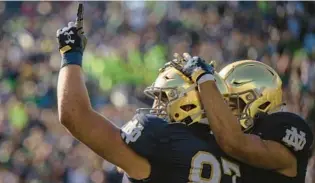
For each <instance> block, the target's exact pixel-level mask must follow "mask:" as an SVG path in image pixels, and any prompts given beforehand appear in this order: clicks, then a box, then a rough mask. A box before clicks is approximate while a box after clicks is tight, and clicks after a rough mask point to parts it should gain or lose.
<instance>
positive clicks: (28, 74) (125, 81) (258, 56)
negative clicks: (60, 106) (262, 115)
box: [0, 1, 315, 183]
mask: <svg viewBox="0 0 315 183" xmlns="http://www.w3.org/2000/svg"><path fill="white" fill-rule="evenodd" d="M314 9H315V4H314V3H313V2H265V1H259V2H238V1H229V2H189V1H184V2H144V1H137V2H131V1H129V2H86V3H85V21H84V27H85V28H84V29H85V32H86V34H87V37H88V45H87V48H86V51H85V54H84V66H83V67H84V69H85V71H86V73H87V77H86V82H87V87H88V90H89V95H90V98H91V102H92V105H93V107H94V108H95V109H96V110H97V111H99V112H101V113H102V114H104V115H106V116H108V117H109V118H111V119H112V120H113V121H115V122H116V124H117V125H118V126H121V125H123V123H124V122H126V121H128V119H130V118H131V116H132V115H133V114H134V112H135V109H136V108H138V107H143V106H148V105H151V102H152V101H150V100H149V99H148V98H146V97H144V95H143V93H142V90H143V88H144V87H145V86H147V85H149V84H151V82H153V80H154V78H155V77H156V76H157V70H158V68H160V67H161V66H162V65H163V64H164V63H165V62H166V61H167V60H170V59H172V54H173V53H174V52H178V53H183V52H190V53H192V55H198V56H201V57H203V58H204V59H206V60H209V61H210V60H216V61H217V63H218V69H220V68H222V67H223V66H224V65H226V64H228V63H231V62H233V61H236V60H242V59H253V60H259V61H262V62H264V63H267V64H268V65H271V66H272V67H273V68H275V69H276V70H277V71H278V73H279V74H280V76H281V78H282V80H283V88H284V91H285V92H284V94H285V101H286V103H287V107H288V110H289V111H292V112H295V113H297V114H299V115H301V116H303V117H304V118H307V120H308V122H309V123H310V124H311V125H312V124H313V123H314V122H315V107H314V106H315V105H314V101H315V62H314V61H315V49H314V48H315V47H314V46H315V16H314V11H313V10H314ZM76 10H77V2H68V1H67V2H47V1H40V2H17V1H12V2H0V23H1V25H2V26H1V28H0V65H1V67H0V88H1V89H0V101H1V105H0V183H2V182H3V183H15V182H30V183H50V182H51V183H58V182H63V183H90V182H91V183H112V182H115V181H111V179H110V177H111V176H110V175H111V174H109V173H108V172H110V170H111V169H112V167H113V166H112V165H111V164H109V163H107V162H106V161H103V160H102V159H101V158H99V157H98V156H96V155H95V154H94V153H93V152H91V151H90V150H89V149H88V148H87V147H85V146H84V145H82V144H81V143H79V142H78V141H76V140H75V139H74V138H72V137H71V135H70V134H69V133H68V132H66V130H65V129H64V128H63V127H62V125H60V124H59V122H58V116H57V110H56V84H57V77H58V70H59V65H60V55H59V52H58V48H57V44H56V30H57V29H58V28H62V27H64V26H65V25H66V24H67V22H69V21H73V20H75V18H76Z"/></svg>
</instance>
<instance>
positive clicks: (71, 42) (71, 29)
mask: <svg viewBox="0 0 315 183" xmlns="http://www.w3.org/2000/svg"><path fill="white" fill-rule="evenodd" d="M57 39H58V44H59V51H60V53H61V54H62V55H63V54H65V53H69V52H79V53H81V55H82V54H83V51H84V49H85V45H86V42H87V39H86V37H85V35H84V32H83V4H81V3H80V4H79V7H78V12H77V19H76V22H75V23H74V22H69V23H68V26H67V27H64V28H61V29H58V30H57Z"/></svg>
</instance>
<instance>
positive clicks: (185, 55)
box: [183, 53, 191, 61]
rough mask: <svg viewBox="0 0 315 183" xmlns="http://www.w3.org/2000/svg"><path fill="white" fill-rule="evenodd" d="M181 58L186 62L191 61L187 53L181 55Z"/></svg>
mask: <svg viewBox="0 0 315 183" xmlns="http://www.w3.org/2000/svg"><path fill="white" fill-rule="evenodd" d="M183 57H184V59H185V60H186V61H188V60H189V59H191V56H190V54H189V53H183Z"/></svg>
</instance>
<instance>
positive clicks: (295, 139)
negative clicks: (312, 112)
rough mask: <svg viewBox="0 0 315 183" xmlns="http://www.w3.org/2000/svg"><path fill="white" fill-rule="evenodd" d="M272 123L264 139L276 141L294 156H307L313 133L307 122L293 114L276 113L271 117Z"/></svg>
mask: <svg viewBox="0 0 315 183" xmlns="http://www.w3.org/2000/svg"><path fill="white" fill-rule="evenodd" d="M272 119H273V120H275V121H272V123H274V125H273V126H272V127H271V128H269V132H268V133H266V134H267V135H265V136H264V139H265V140H273V141H276V142H278V143H280V144H282V145H283V146H285V147H286V148H288V149H289V150H290V151H291V152H292V153H293V154H294V155H295V156H296V157H301V156H303V157H306V156H309V153H310V150H311V146H312V144H313V134H312V132H311V130H310V128H309V126H308V125H307V123H306V122H305V121H304V120H303V119H302V118H300V117H299V116H297V115H295V114H290V113H283V114H277V116H275V118H272Z"/></svg>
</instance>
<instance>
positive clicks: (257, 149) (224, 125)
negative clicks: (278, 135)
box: [199, 81, 297, 177]
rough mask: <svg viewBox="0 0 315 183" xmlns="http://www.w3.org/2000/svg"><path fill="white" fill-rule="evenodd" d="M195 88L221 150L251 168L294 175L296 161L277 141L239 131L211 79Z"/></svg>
mask: <svg viewBox="0 0 315 183" xmlns="http://www.w3.org/2000/svg"><path fill="white" fill-rule="evenodd" d="M199 91H200V92H199V93H200V98H201V102H202V104H203V107H204V109H205V111H206V115H207V117H208V120H209V124H210V128H211V130H212V132H213V133H214V136H215V138H216V141H217V142H218V144H219V146H220V147H221V148H222V150H223V151H224V152H225V153H227V154H228V155H230V156H232V157H234V158H235V159H237V160H239V161H241V162H243V163H246V164H249V165H251V166H254V167H258V168H265V169H273V170H276V171H278V172H279V173H281V174H284V175H286V176H290V177H294V176H296V174H297V170H296V169H297V162H296V158H295V157H294V155H293V154H292V153H291V152H290V151H289V150H288V149H287V148H285V147H284V146H283V145H281V144H280V143H277V142H274V141H269V140H263V139H261V138H260V137H259V136H256V135H251V134H245V133H243V131H242V129H241V126H240V124H239V123H238V121H237V118H236V116H234V115H233V114H232V112H231V110H230V109H229V107H228V106H227V104H226V103H225V102H224V99H223V97H222V95H221V94H220V92H219V90H218V89H217V87H216V84H215V82H214V81H206V82H204V83H201V84H200V85H199ZM213 104H215V105H213Z"/></svg>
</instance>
